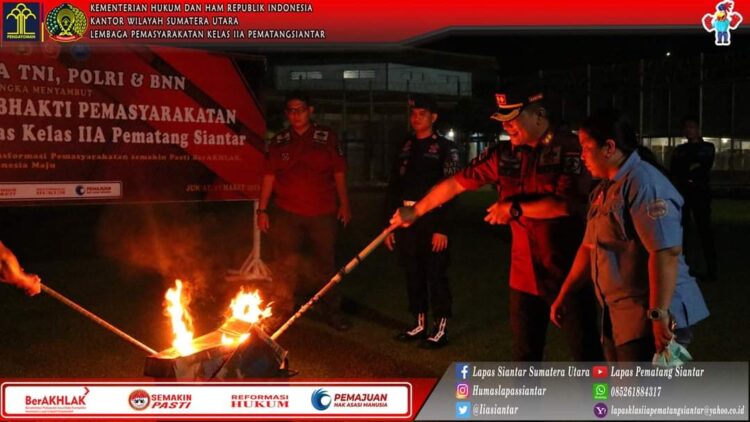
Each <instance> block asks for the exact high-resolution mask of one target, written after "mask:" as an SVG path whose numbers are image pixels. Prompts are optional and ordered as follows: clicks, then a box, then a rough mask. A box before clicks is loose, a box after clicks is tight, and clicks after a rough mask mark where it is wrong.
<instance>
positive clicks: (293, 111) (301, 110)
mask: <svg viewBox="0 0 750 422" xmlns="http://www.w3.org/2000/svg"><path fill="white" fill-rule="evenodd" d="M306 111H307V107H296V108H287V109H286V114H302V113H305V112H306Z"/></svg>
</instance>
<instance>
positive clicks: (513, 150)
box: [391, 90, 603, 361]
mask: <svg viewBox="0 0 750 422" xmlns="http://www.w3.org/2000/svg"><path fill="white" fill-rule="evenodd" d="M495 97H496V101H497V105H498V112H497V113H495V114H493V115H492V118H493V119H495V120H498V121H500V122H502V124H503V129H505V131H506V132H507V133H508V136H509V137H510V142H501V143H500V144H498V145H497V146H496V147H494V148H492V149H489V150H487V151H485V152H484V153H483V154H482V155H480V156H479V157H478V158H476V159H475V160H474V161H473V162H472V163H471V165H469V166H468V167H467V168H465V169H464V170H462V171H460V172H458V173H457V174H456V175H455V176H453V177H451V178H448V179H446V180H444V181H443V182H441V183H440V184H438V185H437V186H436V187H435V188H433V189H432V191H430V193H429V194H427V195H426V196H425V197H424V198H422V199H421V200H420V201H419V202H417V204H416V205H415V206H414V209H413V212H414V213H415V215H416V217H419V216H421V215H424V214H425V213H427V212H429V211H430V210H432V209H434V208H436V207H438V206H439V205H441V204H443V203H444V202H446V201H448V200H450V199H451V198H453V197H454V196H456V195H458V194H460V193H462V192H464V191H466V190H475V189H478V188H479V187H481V186H483V185H486V184H489V183H491V184H494V185H495V186H496V187H497V191H498V195H499V198H498V201H497V202H496V203H495V204H493V205H492V206H491V207H489V208H488V209H487V211H488V214H487V217H485V221H487V222H488V223H490V224H509V225H510V228H511V232H512V236H513V241H512V252H511V270H510V323H511V331H512V335H513V339H512V340H513V344H512V359H513V360H514V361H541V360H542V359H543V355H544V343H545V338H546V332H547V325H548V324H547V320H548V318H549V307H550V305H551V304H552V302H553V301H554V299H555V297H556V295H557V293H558V292H559V290H560V287H561V285H562V282H563V281H564V279H565V276H566V275H567V273H568V270H569V269H570V266H571V264H572V262H573V258H574V256H575V252H576V250H577V248H578V245H580V243H581V238H582V237H583V229H584V212H585V209H586V200H587V195H588V192H589V189H590V185H591V177H590V175H589V174H588V173H587V172H586V170H585V169H584V168H583V166H582V165H581V149H580V146H579V144H578V140H577V139H576V138H575V137H574V136H572V134H570V133H566V132H562V131H556V130H555V129H554V128H553V127H552V125H551V124H550V121H549V119H548V117H547V110H546V109H545V107H544V106H543V105H542V100H543V98H544V96H543V94H542V93H541V92H538V91H521V90H519V91H516V92H507V93H500V94H496V96H495ZM407 214H408V213H407ZM391 223H399V224H404V225H408V224H410V223H409V221H404V220H403V219H402V217H401V215H400V214H399V213H396V215H394V217H393V219H392V220H391ZM562 328H563V330H564V331H565V334H566V338H567V340H568V345H569V346H570V350H571V354H572V357H573V359H575V360H579V361H600V360H601V359H602V358H603V356H602V352H601V346H600V345H599V339H598V335H597V331H598V330H597V328H596V305H595V302H594V296H593V291H592V290H591V289H588V290H582V291H580V292H579V294H578V296H577V297H576V298H574V299H573V300H572V301H571V302H570V305H569V312H568V313H567V314H566V316H565V323H564V325H563V327H562Z"/></svg>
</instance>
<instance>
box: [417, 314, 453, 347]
mask: <svg viewBox="0 0 750 422" xmlns="http://www.w3.org/2000/svg"><path fill="white" fill-rule="evenodd" d="M446 344H448V318H438V319H437V321H435V323H434V324H433V326H432V333H430V336H429V337H427V338H426V339H424V340H422V342H421V343H419V348H420V349H440V348H441V347H443V346H445V345H446Z"/></svg>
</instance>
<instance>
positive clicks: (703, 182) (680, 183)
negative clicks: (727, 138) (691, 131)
mask: <svg viewBox="0 0 750 422" xmlns="http://www.w3.org/2000/svg"><path fill="white" fill-rule="evenodd" d="M715 155H716V148H715V147H714V144H712V143H710V142H705V141H703V140H701V141H700V142H688V143H686V144H682V145H678V146H677V148H675V149H674V153H673V154H672V165H671V167H672V178H673V180H674V183H675V186H676V187H677V188H678V189H679V190H680V191H682V192H684V190H685V189H691V188H699V189H706V188H708V184H709V182H710V180H711V167H713V165H714V156H715Z"/></svg>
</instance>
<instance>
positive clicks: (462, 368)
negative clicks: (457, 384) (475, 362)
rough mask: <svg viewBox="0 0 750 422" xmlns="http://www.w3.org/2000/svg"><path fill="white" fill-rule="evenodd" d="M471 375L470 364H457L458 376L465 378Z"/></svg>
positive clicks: (458, 377) (461, 378)
mask: <svg viewBox="0 0 750 422" xmlns="http://www.w3.org/2000/svg"><path fill="white" fill-rule="evenodd" d="M468 377H469V364H468V363H457V364H456V378H457V379H460V380H465V379H466V378H468Z"/></svg>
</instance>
